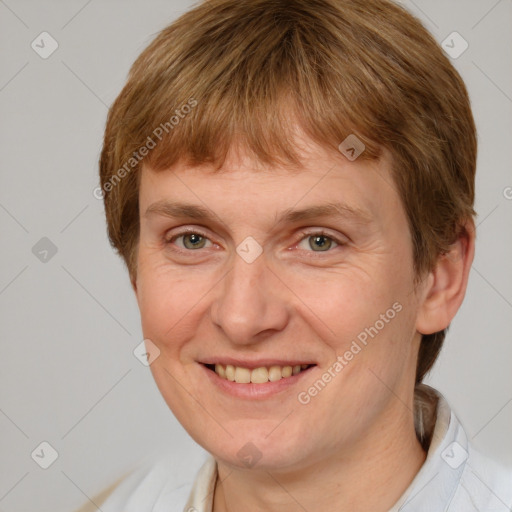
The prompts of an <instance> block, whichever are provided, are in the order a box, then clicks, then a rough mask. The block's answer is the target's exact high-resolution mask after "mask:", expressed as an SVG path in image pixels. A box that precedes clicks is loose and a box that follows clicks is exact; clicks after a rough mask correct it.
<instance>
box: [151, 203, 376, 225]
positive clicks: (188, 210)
mask: <svg viewBox="0 0 512 512" xmlns="http://www.w3.org/2000/svg"><path fill="white" fill-rule="evenodd" d="M150 215H162V216H164V217H170V218H191V219H196V220H210V221H213V220H214V217H217V215H215V214H213V213H212V212H210V210H208V209H207V208H204V207H203V206H200V205H195V204H188V203H182V202H173V201H167V200H162V201H157V202H156V203H153V204H151V205H150V206H149V207H148V208H147V210H146V212H145V214H144V216H145V217H148V216H150ZM318 217H341V218H347V219H349V220H353V221H356V222H357V223H360V224H369V223H370V222H371V221H372V216H371V215H370V214H369V213H368V212H367V211H366V210H363V209H361V208H357V207H353V206H350V205H348V204H345V203H336V202H334V203H333V202H330V203H325V204H320V205H314V206H309V207H307V208H302V209H299V210H295V209H293V208H288V209H286V210H284V211H283V212H282V213H281V214H280V215H279V214H276V217H275V221H276V223H277V224H282V223H295V222H299V221H304V220H311V219H314V218H318Z"/></svg>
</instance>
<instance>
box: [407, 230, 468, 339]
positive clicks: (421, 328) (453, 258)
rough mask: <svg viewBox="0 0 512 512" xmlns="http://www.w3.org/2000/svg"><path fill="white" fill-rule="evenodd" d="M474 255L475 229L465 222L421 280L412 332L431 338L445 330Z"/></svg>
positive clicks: (457, 305) (460, 297)
mask: <svg viewBox="0 0 512 512" xmlns="http://www.w3.org/2000/svg"><path fill="white" fill-rule="evenodd" d="M474 253H475V225H474V222H473V220H469V221H467V222H466V223H465V224H464V226H463V229H462V230H461V234H460V235H459V238H458V239H457V241H456V242H455V243H454V244H452V245H451V246H450V250H449V251H448V252H446V253H444V254H441V255H440V256H439V258H438V260H437V263H436V266H435V268H434V269H433V270H432V271H431V272H430V274H429V275H428V278H427V279H426V280H425V287H424V293H423V298H422V302H421V304H420V305H419V312H418V317H417V321H416V330H417V331H418V332H420V333H421V334H432V333H435V332H438V331H442V330H443V329H446V328H447V327H448V326H449V325H450V322H451V321H452V319H453V317H454V316H455V314H456V313H457V311H458V310H459V308H460V306H461V304H462V301H463V299H464V296H465V294H466V288H467V283H468V278H469V272H470V270H471V264H472V263H473V258H474Z"/></svg>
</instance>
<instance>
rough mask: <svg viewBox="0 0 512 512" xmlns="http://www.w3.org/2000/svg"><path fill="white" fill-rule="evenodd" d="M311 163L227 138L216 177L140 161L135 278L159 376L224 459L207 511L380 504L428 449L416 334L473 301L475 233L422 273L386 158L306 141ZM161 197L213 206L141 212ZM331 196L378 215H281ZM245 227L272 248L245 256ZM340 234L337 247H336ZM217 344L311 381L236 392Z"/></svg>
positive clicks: (202, 440)
mask: <svg viewBox="0 0 512 512" xmlns="http://www.w3.org/2000/svg"><path fill="white" fill-rule="evenodd" d="M302 164H303V165H302V166H301V167H299V168H282V167H277V166H274V167H266V166H263V165H262V164H259V163H258V162H256V161H254V160H253V159H251V158H250V157H249V156H248V155H247V154H245V153H244V152H243V151H238V152H235V151H233V152H231V153H230V155H229V157H228V159H227V160H226V162H225V165H224V167H223V172H222V174H217V175H215V174H213V173H212V170H211V168H210V167H209V166H206V165H203V166H199V167H195V168H190V167H186V166H185V165H184V164H182V163H179V164H177V165H175V166H173V168H171V169H167V170H164V171H159V172H155V171H154V170H152V169H151V168H148V167H147V166H144V167H143V169H142V175H141V182H140V195H139V198H140V223H141V224H140V241H139V247H138V263H137V272H136V278H135V279H134V280H133V282H132V284H133V287H134V290H135V293H136V296H137V301H138V305H139V308H140V312H141V319H142V329H143V333H144V337H145V338H147V339H150V340H151V341H152V342H153V343H154V344H155V345H156V346H157V347H158V348H159V350H160V356H159V357H158V358H157V359H156V360H155V361H154V362H153V363H152V364H151V371H152V373H153V376H154V379H155V381H156V384H157V386H158V388H159V389H160V392H161V393H162V396H163V397H164V399H165V401H166V402H167V404H168V405H169V407H170V408H171V410H172V411H173V413H174V414H175V415H176V417H177V419H178V420H179V421H180V422H181V424H182V425H183V426H184V428H185V429H186V430H187V431H188V432H189V434H190V435H191V436H192V437H193V438H194V439H195V440H196V441H197V442H198V443H199V444H200V445H201V446H203V447H204V448H205V449H206V450H207V451H209V452H210V453H211V454H213V456H214V457H215V459H216V460H217V464H218V472H219V479H218V481H217V485H216V490H215V495H214V512H225V511H230V512H231V511H236V510H240V507H241V505H242V504H243V510H244V511H246V512H255V511H261V510H265V511H269V512H271V511H275V510H279V512H288V511H290V512H291V511H296V510H302V509H304V510H308V511H317V510H318V511H319V510H337V511H350V512H357V511H367V510H374V511H386V510H388V509H389V508H390V507H392V506H393V504H394V503H395V502H396V501H397V500H398V498H399V497H400V496H401V495H402V493H403V492H404V491H405V490H406V488H407V487H408V485H409V484H410V483H411V481H412V480H413V478H414V476H415V475H416V473H417V472H418V470H419V469H420V467H421V465H422V464H423V462H424V460H425V456H426V454H425V452H424V451H423V449H422V448H421V446H420V444H419V442H418V441H417V439H416V435H415V431H414V423H413V413H412V408H413V391H414V381H415V368H416V359H417V353H418V347H419V343H420V340H421V334H422V333H423V334H427V333H431V332H436V331H438V330H441V329H443V328H444V327H446V326H447V325H448V324H449V323H450V321H451V319H452V318H453V316H454V315H455V313H456V311H457V309H458V308H459V306H460V303H461V302H462V299H463V297H464V293H465V289H466V284H467V277H468V273H469V267H470V265H471V261H472V259H473V251H474V235H473V233H474V230H472V229H468V230H467V233H466V235H464V236H461V239H460V240H458V241H457V242H456V243H455V244H454V245H453V248H452V251H451V252H450V253H449V255H448V256H449V257H446V256H443V257H440V259H439V262H438V264H437V266H436V267H435V269H433V270H432V272H430V273H429V274H428V275H425V276H424V279H423V280H422V281H421V283H420V284H419V285H418V286H415V284H414V272H413V259H412V244H411V237H410V233H409V229H408V224H407V219H406V215H405V212H404V209H403V207H402V204H401V201H400V198H399V196H398V194H397V191H396V187H395V186H394V184H393V181H392V179H391V175H390V172H389V169H390V164H391V161H390V157H389V154H388V153H386V152H384V156H383V158H382V159H381V160H380V161H378V162H368V161H364V160H363V159H362V158H358V159H357V160H355V161H353V162H351V161H349V160H348V159H346V158H345V157H344V156H343V155H342V154H341V153H338V152H333V151H328V150H326V149H324V148H322V147H319V146H317V145H316V144H314V143H312V142H309V141H307V140H305V141H303V144H302ZM165 200H167V201H180V202H184V203H190V204H194V205H198V206H202V207H204V208H207V209H208V210H209V211H210V212H211V213H212V215H213V219H214V220H203V219H194V218H170V217H167V216H165V215H162V214H159V213H149V214H147V213H146V212H147V210H148V208H149V207H150V205H154V204H155V203H158V202H161V201H165ZM328 202H343V203H345V204H347V205H350V206H351V207H353V208H357V209H360V210H362V211H364V212H366V215H367V217H368V219H367V220H366V221H362V220H360V219H356V218H352V217H346V216H337V217H336V216H330V217H318V218H313V219H308V220H302V221H298V222H295V223H277V222H276V219H277V218H278V216H279V215H280V213H282V212H283V211H284V210H286V209H299V208H305V207H309V206H313V205H319V204H325V203H328ZM183 228H190V229H191V231H193V232H196V233H198V234H199V235H201V236H203V237H206V240H203V239H201V238H195V239H194V240H193V241H195V244H196V245H199V246H200V248H195V245H194V244H193V243H191V239H190V234H189V236H188V237H187V236H181V237H177V238H176V236H177V235H178V233H179V232H180V231H182V230H183ZM319 228H323V229H324V230H325V234H326V236H328V237H332V238H327V239H322V240H321V241H320V242H323V243H324V245H327V246H328V249H327V250H325V251H322V250H320V248H319V247H318V246H316V245H315V243H314V242H315V238H314V235H315V234H316V233H317V232H318V230H319ZM303 231H307V234H305V235H304V234H301V233H302V232H303ZM248 236H251V237H253V238H254V239H255V240H256V241H257V242H258V243H259V244H260V246H261V247H262V248H263V253H262V254H261V255H260V256H259V257H258V258H257V259H256V260H255V261H253V262H252V263H247V262H246V261H245V260H244V259H243V258H241V257H240V256H239V255H238V254H237V252H236V248H237V246H238V245H239V244H240V243H241V242H242V241H243V240H244V239H245V238H246V237H248ZM336 239H339V241H340V244H339V245H336V243H331V245H330V246H329V242H330V241H331V240H336ZM197 240H202V242H201V243H200V244H197ZM184 243H187V246H185V245H184ZM310 243H311V244H313V247H312V246H311V245H310ZM320 245H321V246H322V243H320ZM191 247H192V248H191ZM180 249H181V252H180ZM395 303H399V304H400V305H401V306H402V309H401V311H400V312H399V313H397V314H396V316H395V317H394V318H393V319H392V320H390V321H389V322H388V323H386V324H385V327H384V328H382V329H381V330H380V331H379V333H378V335H376V336H375V337H374V338H370V339H369V342H368V344H367V345H366V346H365V347H364V348H363V349H362V350H361V351H360V352H359V353H357V355H355V356H354V357H353V359H352V360H351V361H349V362H348V364H347V365H346V366H344V368H343V370H342V371H340V372H339V373H338V374H337V375H336V377H335V378H333V379H332V380H331V381H330V382H329V383H328V384H327V385H326V386H325V388H323V389H322V390H321V392H319V393H318V394H317V395H316V396H314V397H312V398H311V400H310V402H309V403H308V404H301V403H300V402H299V401H298V399H297V394H298V393H299V392H301V391H307V389H308V387H310V386H311V385H312V384H314V382H315V381H317V380H318V379H320V378H321V377H322V374H324V373H325V372H326V371H327V370H328V369H329V368H330V367H332V365H333V363H334V362H335V360H336V356H337V355H343V354H344V353H345V352H346V351H347V350H348V349H349V348H350V346H351V343H352V341H353V340H355V339H356V337H357V335H358V334H359V333H361V332H362V331H364V329H365V328H366V327H369V326H373V325H375V323H376V321H377V320H378V319H379V318H381V317H380V315H381V314H385V313H386V311H387V310H389V309H390V308H392V305H393V304H395ZM220 355H222V356H231V357H246V358H253V359H254V358H271V359H272V358H275V359H285V360H286V359H290V358H291V357H293V358H295V359H299V360H305V361H312V362H315V363H316V367H314V368H313V369H312V370H310V371H309V375H308V377H307V378H306V376H304V377H303V378H302V379H301V380H300V381H299V382H300V384H299V383H298V384H297V385H294V386H292V387H291V388H289V389H287V390H285V391H283V392H281V393H278V394H276V395H274V396H271V397H269V398H266V399H264V400H250V399H242V398H236V397H231V396H227V395H225V394H224V393H223V392H221V391H219V390H218V389H217V388H216V387H215V386H213V385H212V384H211V383H210V381H209V379H208V378H206V377H205V370H204V368H203V366H202V365H201V364H200V363H199V361H201V360H204V359H205V358H208V357H213V356H220ZM248 442H251V443H252V444H253V445H254V446H255V447H256V449H257V451H258V453H259V454H261V458H260V459H259V460H258V461H257V463H256V464H255V465H254V466H253V467H250V468H248V467H246V466H245V465H244V463H243V461H242V460H241V458H240V457H239V456H238V455H237V453H238V451H239V450H240V449H241V448H242V447H243V446H244V445H246V443H248ZM301 507H302V508H301Z"/></svg>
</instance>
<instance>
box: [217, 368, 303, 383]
mask: <svg viewBox="0 0 512 512" xmlns="http://www.w3.org/2000/svg"><path fill="white" fill-rule="evenodd" d="M308 366H309V365H307V364H303V365H300V364H297V365H295V366H270V367H269V368H265V367H264V366H262V367H260V368H254V370H250V369H249V368H242V367H241V366H232V365H230V364H228V365H226V366H223V365H222V364H216V365H215V373H216V374H217V375H219V377H222V378H223V379H227V380H230V381H231V382H237V383H239V384H248V383H249V382H253V383H255V384H264V383H265V382H269V381H270V382H275V381H277V380H280V379H283V378H286V377H290V376H291V375H297V374H298V373H300V371H301V370H304V369H305V368H307V367H308Z"/></svg>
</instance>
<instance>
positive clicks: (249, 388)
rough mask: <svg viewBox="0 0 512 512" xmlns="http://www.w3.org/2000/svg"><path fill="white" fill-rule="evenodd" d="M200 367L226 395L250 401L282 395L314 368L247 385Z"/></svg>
mask: <svg viewBox="0 0 512 512" xmlns="http://www.w3.org/2000/svg"><path fill="white" fill-rule="evenodd" d="M201 367H202V368H203V370H204V371H205V372H206V375H207V377H208V378H209V379H210V382H211V383H212V384H213V385H214V386H217V388H218V389H220V390H221V391H223V392H224V393H227V394H228V395H231V396H235V397H237V398H246V399H252V400H258V399H259V400H263V399H265V398H269V397H271V396H272V395H276V394H277V393H282V392H283V391H286V390H287V389H289V388H291V387H292V386H294V385H295V384H297V383H298V382H299V381H300V380H301V379H302V377H304V375H309V373H310V371H311V370H312V369H313V368H314V366H311V367H309V368H307V369H306V370H302V371H301V372H300V373H298V374H297V375H292V376H291V377H284V378H281V379H279V380H277V381H275V382H266V383H264V384H253V383H252V382H250V383H247V384H238V383H236V382H232V381H230V380H227V379H223V378H222V377H219V376H218V375H217V374H216V373H215V372H214V371H212V370H210V369H209V368H207V367H206V366H205V365H203V364H201Z"/></svg>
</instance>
